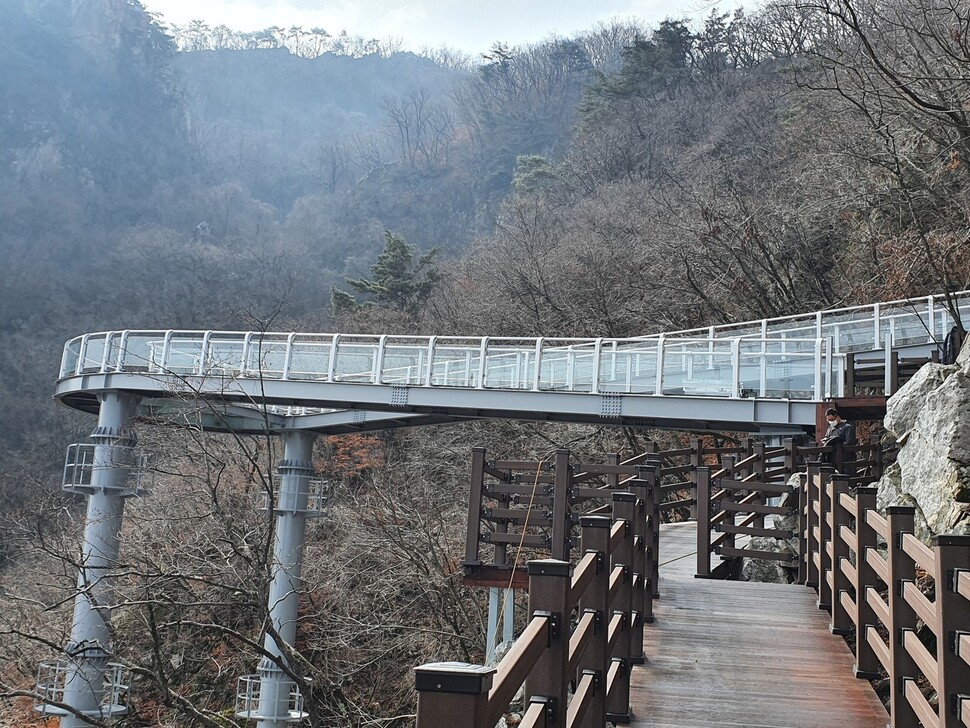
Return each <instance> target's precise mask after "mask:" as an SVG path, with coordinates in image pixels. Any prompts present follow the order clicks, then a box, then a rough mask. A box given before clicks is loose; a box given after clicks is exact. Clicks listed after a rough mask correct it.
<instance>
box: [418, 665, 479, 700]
mask: <svg viewBox="0 0 970 728" xmlns="http://www.w3.org/2000/svg"><path fill="white" fill-rule="evenodd" d="M494 675H495V668H494V667H486V666H485V665H473V664H471V663H468V662H429V663H428V664H427V665H420V666H419V667H416V668H414V687H415V689H416V690H417V691H418V692H421V693H428V692H434V693H463V694H465V695H483V694H484V693H487V692H488V691H489V690H491V689H492V678H493V677H494Z"/></svg>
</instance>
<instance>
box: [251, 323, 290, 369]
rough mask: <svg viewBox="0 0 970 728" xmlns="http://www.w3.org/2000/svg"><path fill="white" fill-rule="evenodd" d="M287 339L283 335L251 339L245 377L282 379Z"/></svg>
mask: <svg viewBox="0 0 970 728" xmlns="http://www.w3.org/2000/svg"><path fill="white" fill-rule="evenodd" d="M287 338H288V337H287V336H286V335H283V334H262V335H260V334H255V335H253V336H252V337H251V338H250V339H249V349H248V351H247V352H246V369H245V371H244V372H243V376H249V377H253V376H255V377H264V378H266V379H282V377H283V367H284V366H285V365H286V342H287Z"/></svg>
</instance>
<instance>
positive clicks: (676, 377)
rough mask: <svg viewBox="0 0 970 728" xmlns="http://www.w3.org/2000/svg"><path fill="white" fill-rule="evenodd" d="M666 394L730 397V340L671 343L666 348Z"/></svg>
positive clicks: (664, 386)
mask: <svg viewBox="0 0 970 728" xmlns="http://www.w3.org/2000/svg"><path fill="white" fill-rule="evenodd" d="M663 358H664V373H663V393H664V394H690V395H702V396H711V397H730V396H731V394H732V392H733V381H734V369H733V364H732V359H733V358H732V354H731V340H730V339H724V340H717V341H712V340H710V339H708V340H699V339H694V340H689V341H680V340H671V341H668V342H667V344H666V345H665V346H664V354H663Z"/></svg>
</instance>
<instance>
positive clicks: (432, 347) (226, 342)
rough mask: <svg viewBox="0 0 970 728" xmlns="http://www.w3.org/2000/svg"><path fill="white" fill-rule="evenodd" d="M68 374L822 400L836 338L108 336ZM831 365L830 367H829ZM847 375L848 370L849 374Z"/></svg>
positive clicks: (67, 367)
mask: <svg viewBox="0 0 970 728" xmlns="http://www.w3.org/2000/svg"><path fill="white" fill-rule="evenodd" d="M65 351H66V353H65V355H64V358H63V365H64V370H63V371H62V372H61V374H62V376H72V375H75V376H77V375H84V374H92V373H102V374H108V373H113V372H129V373H146V374H149V375H152V376H155V375H172V376H176V377H210V378H225V379H235V378H242V379H246V378H262V379H278V380H294V381H319V382H340V383H358V384H380V385H390V386H423V387H462V388H472V389H511V390H526V391H558V392H586V393H604V394H607V393H627V394H652V395H657V396H663V395H668V394H676V395H685V394H686V395H695V396H715V397H732V398H737V397H741V396H746V395H750V394H755V395H758V396H762V397H765V396H767V397H776V398H785V399H821V398H822V397H824V396H829V395H831V394H832V382H833V380H836V379H838V380H839V381H840V378H836V377H833V373H832V367H833V366H834V365H839V364H840V360H839V357H838V355H837V354H836V352H835V350H834V348H833V344H832V341H831V339H830V338H810V337H806V338H795V337H782V338H773V337H768V338H750V337H735V338H733V339H717V338H714V339H712V338H696V337H694V338H688V337H682V338H672V337H662V338H660V339H657V340H644V339H604V338H598V339H571V338H570V339H559V338H545V337H542V338H534V339H523V338H497V337H481V338H471V337H457V336H456V337H446V336H439V337H415V336H388V335H382V336H363V335H342V334H298V333H292V332H291V333H253V332H236V331H171V330H169V331H110V332H103V333H98V334H85V335H84V336H81V337H78V338H76V339H73V340H71V341H69V342H68V343H67V345H66V347H65ZM823 363H824V365H825V366H824V367H823ZM840 371H841V370H840Z"/></svg>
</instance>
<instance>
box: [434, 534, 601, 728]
mask: <svg viewBox="0 0 970 728" xmlns="http://www.w3.org/2000/svg"><path fill="white" fill-rule="evenodd" d="M607 520H608V519H607ZM528 568H529V616H530V617H534V616H536V615H537V614H540V615H546V616H547V617H548V619H549V620H550V624H549V646H548V647H547V648H546V650H545V652H543V653H542V657H540V658H539V660H538V662H536V664H535V667H533V668H532V671H531V672H530V673H529V677H528V678H526V681H525V695H526V697H528V698H532V697H542V698H545V699H546V700H547V710H546V728H554V727H555V728H565V726H566V702H567V700H568V692H569V680H570V678H571V677H572V676H571V675H570V674H569V670H568V669H567V668H568V665H569V613H570V611H571V607H572V605H571V604H570V603H569V595H570V587H571V585H572V575H573V566H572V564H570V563H568V562H566V561H561V560H558V559H536V560H533V561H529V562H528ZM441 725H449V726H450V723H447V722H446V723H442V724H441ZM489 728H491V726H489Z"/></svg>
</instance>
